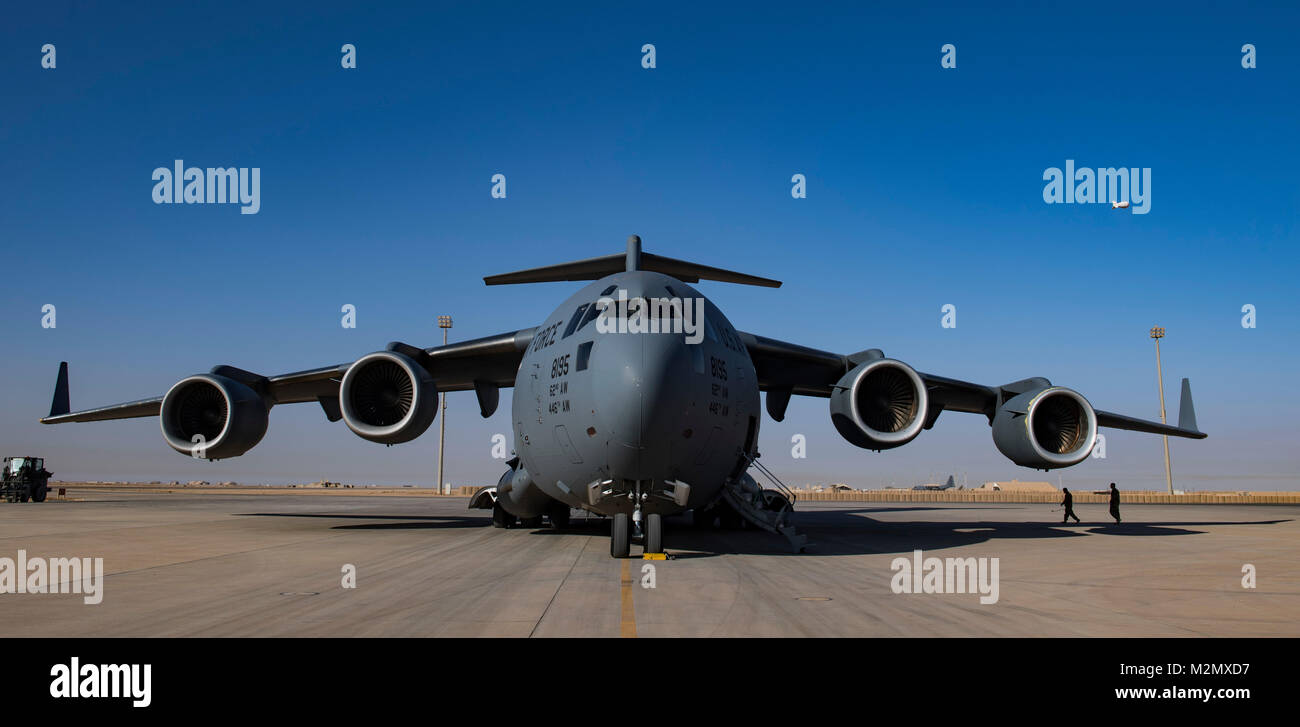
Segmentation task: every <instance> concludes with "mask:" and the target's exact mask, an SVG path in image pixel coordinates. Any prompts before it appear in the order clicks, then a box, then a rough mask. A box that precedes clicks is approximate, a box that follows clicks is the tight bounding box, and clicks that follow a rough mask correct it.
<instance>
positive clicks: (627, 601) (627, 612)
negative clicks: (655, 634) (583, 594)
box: [619, 558, 636, 639]
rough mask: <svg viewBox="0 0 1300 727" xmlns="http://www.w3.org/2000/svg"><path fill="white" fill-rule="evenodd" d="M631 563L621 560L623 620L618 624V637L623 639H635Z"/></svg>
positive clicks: (625, 559)
mask: <svg viewBox="0 0 1300 727" xmlns="http://www.w3.org/2000/svg"><path fill="white" fill-rule="evenodd" d="M630 563H631V561H630V560H628V559H627V558H624V559H623V587H622V591H623V619H622V622H621V623H620V624H619V635H620V636H622V637H623V638H625V639H635V638H636V609H635V608H633V607H632V567H631V565H630Z"/></svg>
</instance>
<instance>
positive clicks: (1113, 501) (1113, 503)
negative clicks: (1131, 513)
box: [1110, 482, 1120, 525]
mask: <svg viewBox="0 0 1300 727" xmlns="http://www.w3.org/2000/svg"><path fill="white" fill-rule="evenodd" d="M1110 516H1111V517H1113V518H1115V524H1117V525H1118V524H1119V522H1120V520H1119V490H1118V489H1116V487H1115V483H1114V482H1112V483H1110Z"/></svg>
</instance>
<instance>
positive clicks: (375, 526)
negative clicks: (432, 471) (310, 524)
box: [239, 512, 488, 530]
mask: <svg viewBox="0 0 1300 727" xmlns="http://www.w3.org/2000/svg"><path fill="white" fill-rule="evenodd" d="M239 514H240V515H242V516H245V517H310V518H322V519H325V520H385V521H392V522H381V523H373V522H368V523H360V524H356V525H334V526H332V527H331V530H430V529H443V528H482V527H486V526H487V523H488V521H487V519H486V518H483V517H472V516H463V515H360V514H349V513H324V512H321V513H316V512H244V513H239Z"/></svg>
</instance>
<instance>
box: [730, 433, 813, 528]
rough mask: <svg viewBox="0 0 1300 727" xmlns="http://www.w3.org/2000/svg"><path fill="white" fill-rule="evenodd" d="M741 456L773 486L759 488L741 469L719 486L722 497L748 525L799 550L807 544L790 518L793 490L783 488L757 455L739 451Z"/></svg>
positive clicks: (783, 484)
mask: <svg viewBox="0 0 1300 727" xmlns="http://www.w3.org/2000/svg"><path fill="white" fill-rule="evenodd" d="M741 456H743V457H744V458H745V460H746V461H747V462H748V463H749V465H750V467H752V468H753V469H755V470H757V471H758V472H759V474H761V475H763V476H764V477H765V478H767V480H768V481H769V482H771V483H772V485H773V487H775V489H771V490H765V489H763V487H762V486H761V485H760V484H759V483H758V482H757V481H756V480H755V479H754V478H753V477H752V476H751V475H750V474H749V472H744V473H742V474H741V475H740V477H738V478H734V479H731V480H728V481H727V484H726V486H725V487H723V488H722V497H723V499H724V500H726V502H727V504H728V505H730V506H731V509H732V510H735V511H736V513H737V514H738V515H740V516H741V517H742V518H744V519H745V520H746V521H747V522H749V523H750V524H752V525H754V526H755V527H758V528H762V529H763V530H766V531H768V532H769V533H775V534H776V535H781V536H783V537H785V539H786V540H788V541H790V547H791V548H792V549H793V550H794V552H796V553H801V552H803V550H804V548H806V547H808V544H809V543H808V536H807V535H803V534H801V533H799V531H798V530H796V529H795V527H794V523H793V522H792V521H791V520H792V516H793V514H794V503H795V501H796V500H797V499H798V497H797V496H796V495H795V494H794V490H791V489H790V488H789V487H786V485H785V483H784V482H782V481H781V480H780V478H778V477H777V476H776V474H774V473H773V472H772V471H771V470H769V469H768V468H767V467H765V466H764V465H763V463H761V462H759V461H758V456H757V454H755V456H753V457H751V456H749V455H748V454H747V453H744V452H742V453H741Z"/></svg>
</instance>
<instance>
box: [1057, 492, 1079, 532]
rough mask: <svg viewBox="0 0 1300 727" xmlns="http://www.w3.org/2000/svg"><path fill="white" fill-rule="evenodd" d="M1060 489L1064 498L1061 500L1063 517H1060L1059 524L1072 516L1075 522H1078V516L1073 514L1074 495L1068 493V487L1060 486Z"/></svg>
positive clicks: (1066, 521)
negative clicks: (1063, 510) (1063, 493)
mask: <svg viewBox="0 0 1300 727" xmlns="http://www.w3.org/2000/svg"><path fill="white" fill-rule="evenodd" d="M1061 490H1062V491H1064V492H1065V499H1064V500H1061V507H1064V508H1065V517H1063V518H1061V524H1062V525H1064V524H1065V523H1068V522H1070V518H1074V521H1075V522H1076V523H1077V522H1079V516H1078V515H1075V514H1074V495H1071V494H1070V488H1068V487H1062V488H1061Z"/></svg>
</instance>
